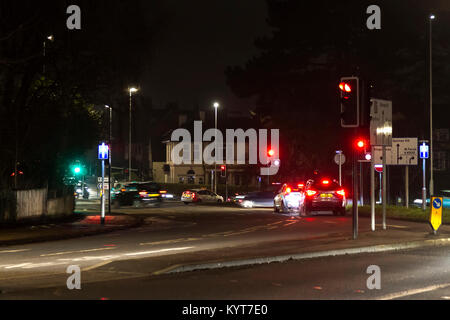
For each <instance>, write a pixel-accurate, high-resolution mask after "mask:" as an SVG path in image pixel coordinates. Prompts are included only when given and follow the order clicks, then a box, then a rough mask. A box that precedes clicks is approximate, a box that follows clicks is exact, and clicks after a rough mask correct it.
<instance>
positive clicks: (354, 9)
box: [226, 0, 450, 174]
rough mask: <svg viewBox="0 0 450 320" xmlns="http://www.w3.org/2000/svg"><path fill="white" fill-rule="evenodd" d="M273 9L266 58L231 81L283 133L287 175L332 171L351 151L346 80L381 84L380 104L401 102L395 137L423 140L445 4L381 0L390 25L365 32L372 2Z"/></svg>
mask: <svg viewBox="0 0 450 320" xmlns="http://www.w3.org/2000/svg"><path fill="white" fill-rule="evenodd" d="M267 3H268V19H267V21H268V24H269V26H270V27H271V28H272V30H273V31H272V35H271V36H270V37H269V36H266V37H261V38H258V39H257V40H256V41H255V45H256V47H257V48H258V49H259V50H260V54H259V55H257V56H254V57H252V58H251V59H249V61H248V62H247V63H246V65H245V66H244V67H241V66H234V67H229V68H227V70H226V75H227V83H228V85H229V86H230V87H231V89H232V90H233V92H234V93H235V94H236V95H237V96H239V97H241V98H250V97H253V98H254V99H255V101H256V104H257V108H256V110H254V112H255V114H256V115H257V117H259V118H262V119H267V120H266V121H265V122H264V123H262V125H263V126H266V127H272V128H275V127H276V128H280V130H281V148H282V152H283V150H284V152H283V153H282V157H283V166H282V168H281V170H282V171H284V172H285V173H286V174H288V173H289V172H292V170H294V169H295V170H299V169H305V171H309V172H310V171H311V170H313V169H314V168H315V167H330V165H331V163H332V156H333V155H334V151H335V150H337V149H344V150H346V149H347V150H349V148H350V147H349V143H348V141H350V140H349V139H348V137H347V135H348V132H346V131H344V130H343V129H341V128H340V127H339V109H338V101H337V96H338V94H337V85H338V81H339V78H340V77H341V76H347V75H358V76H360V77H361V78H364V79H366V80H368V81H370V82H371V83H372V84H374V85H375V88H374V90H373V91H372V95H373V96H374V97H378V98H384V99H392V100H393V101H394V134H395V133H396V132H401V133H404V134H415V135H418V134H419V132H417V131H418V130H417V127H414V128H412V127H411V126H410V123H411V121H417V123H421V122H420V119H421V118H423V116H424V114H423V113H424V112H423V110H424V104H425V101H426V98H427V84H426V81H424V75H425V74H426V64H425V58H426V57H425V52H426V50H425V48H426V44H427V38H426V37H427V32H426V31H427V28H426V22H427V15H428V12H430V8H431V6H432V5H435V8H439V5H440V6H441V7H442V3H439V1H431V3H430V2H427V3H424V2H423V1H402V2H400V1H395V2H394V1H380V4H379V5H380V7H381V8H382V14H383V19H382V21H383V23H382V29H381V30H376V31H371V30H368V29H367V28H366V19H367V18H368V15H366V9H367V7H368V6H369V5H370V4H371V3H369V2H365V3H364V2H361V1H356V0H351V1H345V2H343V1H341V2H335V3H331V2H330V1H314V2H305V1H295V0H284V1H280V0H268V1H267ZM449 21H450V20H449V19H442V21H441V23H442V25H441V26H440V36H439V37H438V36H437V35H435V36H436V39H435V40H437V43H436V46H438V47H439V48H441V50H442V51H440V53H439V55H440V56H441V58H442V60H441V61H439V62H436V63H439V64H440V65H441V66H448V62H449V61H448V56H445V54H444V52H445V53H446V54H448V52H449V51H448V46H447V47H445V43H446V42H445V39H447V38H445V37H444V35H445V34H446V32H448V31H446V30H449V28H448V27H449V26H448V24H449ZM444 30H445V31H444ZM436 68H437V67H436ZM445 68H448V67H445ZM445 70H447V69H445ZM436 76H437V77H439V80H437V79H435V81H436V83H439V85H443V86H447V87H448V84H449V83H448V82H449V79H448V77H445V75H444V74H443V73H441V74H440V75H436ZM446 96H448V95H446ZM446 101H448V100H446ZM413 110H414V111H413ZM406 117H408V119H409V121H403V122H402V121H401V120H402V119H404V118H406ZM396 130H398V131H396Z"/></svg>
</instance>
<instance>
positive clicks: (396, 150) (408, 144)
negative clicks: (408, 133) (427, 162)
mask: <svg viewBox="0 0 450 320" xmlns="http://www.w3.org/2000/svg"><path fill="white" fill-rule="evenodd" d="M417 143H418V142H417V138H393V139H392V146H390V147H386V165H389V166H396V165H400V166H416V165H418V150H417ZM373 157H374V161H375V163H376V164H381V163H382V162H383V151H382V147H374V155H373Z"/></svg>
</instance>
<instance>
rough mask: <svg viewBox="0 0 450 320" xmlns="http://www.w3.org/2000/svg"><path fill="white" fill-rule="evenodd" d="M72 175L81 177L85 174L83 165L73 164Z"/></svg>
mask: <svg viewBox="0 0 450 320" xmlns="http://www.w3.org/2000/svg"><path fill="white" fill-rule="evenodd" d="M70 171H71V173H72V175H73V176H80V175H83V174H84V168H83V165H81V163H79V162H78V161H76V162H75V163H73V164H72V165H71V170H70Z"/></svg>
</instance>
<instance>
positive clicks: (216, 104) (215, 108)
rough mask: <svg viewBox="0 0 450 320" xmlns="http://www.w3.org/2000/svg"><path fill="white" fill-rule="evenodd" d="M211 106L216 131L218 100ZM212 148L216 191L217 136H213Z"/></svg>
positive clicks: (215, 187)
mask: <svg viewBox="0 0 450 320" xmlns="http://www.w3.org/2000/svg"><path fill="white" fill-rule="evenodd" d="M213 106H214V123H215V126H214V127H215V129H216V132H217V109H219V107H220V104H219V103H218V102H214V104H213ZM214 147H215V148H214V150H215V152H214V157H215V158H216V159H214V160H215V161H214V175H213V177H214V178H213V179H214V193H217V173H216V170H217V136H216V137H215V138H214Z"/></svg>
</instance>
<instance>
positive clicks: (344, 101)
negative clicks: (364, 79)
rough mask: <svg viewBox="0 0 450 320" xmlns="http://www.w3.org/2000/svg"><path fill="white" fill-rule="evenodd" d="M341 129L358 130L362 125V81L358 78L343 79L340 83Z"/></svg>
mask: <svg viewBox="0 0 450 320" xmlns="http://www.w3.org/2000/svg"><path fill="white" fill-rule="evenodd" d="M339 97H340V99H339V101H340V107H341V127H343V128H357V127H359V125H360V121H359V120H360V115H359V113H360V81H359V78H358V77H343V78H341V82H340V83H339Z"/></svg>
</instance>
